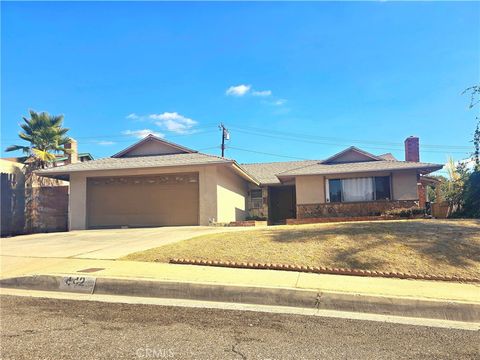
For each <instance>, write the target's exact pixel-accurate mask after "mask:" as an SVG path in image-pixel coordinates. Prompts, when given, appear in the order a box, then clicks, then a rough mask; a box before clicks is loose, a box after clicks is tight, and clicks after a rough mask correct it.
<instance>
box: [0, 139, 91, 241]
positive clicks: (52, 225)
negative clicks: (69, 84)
mask: <svg viewBox="0 0 480 360" xmlns="http://www.w3.org/2000/svg"><path fill="white" fill-rule="evenodd" d="M65 148H67V149H71V150H72V151H71V153H70V154H68V155H66V156H63V155H58V156H57V157H56V159H55V160H54V161H52V162H50V163H49V164H48V167H50V168H55V167H57V166H62V165H65V164H74V163H77V162H85V161H90V160H93V157H92V156H91V155H90V154H88V153H78V146H77V142H76V141H75V140H74V139H71V140H70V142H69V143H68V144H66V145H65ZM0 161H1V162H0V164H1V175H2V176H1V177H2V179H1V180H2V184H1V185H2V188H1V191H2V196H1V198H2V213H1V215H2V216H1V236H8V235H15V234H20V233H32V232H49V231H65V230H67V229H68V199H69V195H68V193H69V182H67V181H62V180H57V179H50V178H46V177H43V176H42V177H40V176H37V175H35V174H33V175H32V176H29V175H28V174H27V175H26V169H27V168H26V165H28V163H29V162H30V161H32V160H31V159H29V158H28V157H18V158H4V159H0Z"/></svg>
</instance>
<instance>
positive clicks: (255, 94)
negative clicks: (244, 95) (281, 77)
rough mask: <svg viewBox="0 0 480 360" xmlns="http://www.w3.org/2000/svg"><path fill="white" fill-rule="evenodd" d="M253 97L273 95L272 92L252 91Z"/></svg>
mask: <svg viewBox="0 0 480 360" xmlns="http://www.w3.org/2000/svg"><path fill="white" fill-rule="evenodd" d="M252 95H253V96H270V95H272V90H254V91H252Z"/></svg>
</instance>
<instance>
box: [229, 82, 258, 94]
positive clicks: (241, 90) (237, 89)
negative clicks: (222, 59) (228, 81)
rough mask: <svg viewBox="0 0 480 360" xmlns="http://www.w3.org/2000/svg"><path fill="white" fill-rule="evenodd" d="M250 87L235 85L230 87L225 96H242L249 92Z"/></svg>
mask: <svg viewBox="0 0 480 360" xmlns="http://www.w3.org/2000/svg"><path fill="white" fill-rule="evenodd" d="M251 87H252V86H251V85H244V84H241V85H237V86H230V87H229V88H228V89H227V91H226V92H225V94H227V95H230V96H244V95H246V94H247V93H248V92H249V91H250V89H251Z"/></svg>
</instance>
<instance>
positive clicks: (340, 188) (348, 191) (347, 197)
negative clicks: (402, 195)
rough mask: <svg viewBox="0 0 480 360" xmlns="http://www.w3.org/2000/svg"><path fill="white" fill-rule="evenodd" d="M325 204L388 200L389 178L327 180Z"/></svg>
mask: <svg viewBox="0 0 480 360" xmlns="http://www.w3.org/2000/svg"><path fill="white" fill-rule="evenodd" d="M327 187H328V189H327V202H354V201H373V200H390V176H375V177H361V178H350V179H329V180H328V182H327Z"/></svg>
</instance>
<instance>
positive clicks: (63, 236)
mask: <svg viewBox="0 0 480 360" xmlns="http://www.w3.org/2000/svg"><path fill="white" fill-rule="evenodd" d="M245 229H247V228H244V227H208V226H178V227H158V228H143V229H112V230H80V231H71V232H61V233H49V234H31V235H21V236H15V237H11V238H2V239H0V255H2V256H15V257H34V258H80V259H117V258H119V257H122V256H125V255H128V254H131V253H133V252H137V251H142V250H147V249H150V248H154V247H158V246H162V245H165V244H170V243H174V242H178V241H182V240H186V239H190V238H192V237H195V236H199V235H205V234H211V233H218V232H227V231H241V230H245Z"/></svg>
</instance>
